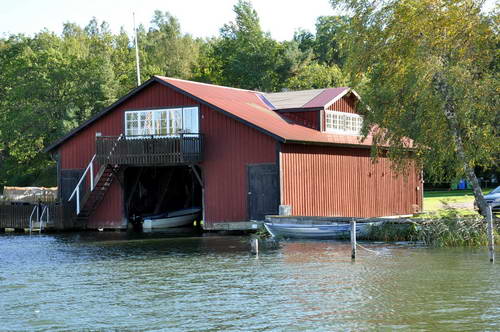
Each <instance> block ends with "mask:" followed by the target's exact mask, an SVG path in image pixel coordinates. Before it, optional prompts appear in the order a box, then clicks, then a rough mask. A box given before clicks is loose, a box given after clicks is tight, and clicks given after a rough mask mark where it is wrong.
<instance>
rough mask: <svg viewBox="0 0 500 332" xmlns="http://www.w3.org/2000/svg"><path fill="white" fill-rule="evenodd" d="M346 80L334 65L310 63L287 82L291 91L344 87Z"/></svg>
mask: <svg viewBox="0 0 500 332" xmlns="http://www.w3.org/2000/svg"><path fill="white" fill-rule="evenodd" d="M346 85H347V79H346V77H345V76H344V75H343V74H342V71H341V70H340V68H339V67H337V66H336V65H333V66H326V65H321V64H319V63H312V64H309V65H307V66H305V67H304V68H302V70H301V71H300V72H299V73H298V74H297V75H295V76H293V77H291V78H290V79H289V80H288V82H287V87H288V88H289V89H291V90H307V89H320V88H324V87H334V86H337V87H338V86H346Z"/></svg>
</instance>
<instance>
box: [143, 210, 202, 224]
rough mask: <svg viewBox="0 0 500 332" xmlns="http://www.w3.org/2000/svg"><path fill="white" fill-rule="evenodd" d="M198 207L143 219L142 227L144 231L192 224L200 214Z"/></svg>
mask: <svg viewBox="0 0 500 332" xmlns="http://www.w3.org/2000/svg"><path fill="white" fill-rule="evenodd" d="M200 212H201V209H200V208H199V207H192V208H189V209H182V210H177V211H171V212H166V213H162V214H157V215H153V216H145V217H143V224H142V227H143V228H145V229H163V228H172V227H182V226H186V225H189V224H192V223H193V221H194V220H195V219H196V217H197V216H198V215H199V214H200Z"/></svg>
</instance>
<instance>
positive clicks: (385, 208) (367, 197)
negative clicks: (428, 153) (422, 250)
mask: <svg viewBox="0 0 500 332" xmlns="http://www.w3.org/2000/svg"><path fill="white" fill-rule="evenodd" d="M281 156H282V157H281V163H282V164H281V169H282V191H283V192H282V204H285V205H292V213H293V214H294V215H313V216H345V217H380V216H389V215H401V214H410V213H413V212H415V210H416V208H417V207H418V208H421V207H422V202H421V190H422V185H421V182H420V179H419V174H418V172H417V171H415V169H412V170H411V171H410V172H409V175H408V176H403V175H399V176H398V175H397V174H395V172H394V171H392V170H391V168H390V161H389V160H388V159H387V158H385V157H381V158H380V159H379V161H378V163H376V164H373V163H372V161H371V158H370V151H369V150H368V149H355V148H340V147H323V146H304V145H290V144H284V145H282V154H281ZM417 187H419V188H418V189H417Z"/></svg>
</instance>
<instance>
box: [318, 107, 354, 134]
mask: <svg viewBox="0 0 500 332" xmlns="http://www.w3.org/2000/svg"><path fill="white" fill-rule="evenodd" d="M362 127H363V117H362V116H361V115H359V114H355V113H347V112H339V111H330V110H325V131H326V132H329V133H336V134H344V135H346V134H347V135H357V136H359V135H361V128H362Z"/></svg>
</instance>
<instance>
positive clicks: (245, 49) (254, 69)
mask: <svg viewBox="0 0 500 332" xmlns="http://www.w3.org/2000/svg"><path fill="white" fill-rule="evenodd" d="M234 12H235V13H236V20H235V22H230V23H228V24H225V25H224V26H223V28H222V29H221V32H220V37H219V38H218V39H215V40H212V41H211V45H210V47H209V48H208V49H207V51H208V52H207V53H206V54H207V55H208V58H210V59H209V61H207V60H208V59H207V58H205V60H204V62H206V63H208V65H209V66H210V68H209V69H207V70H204V72H205V74H207V73H209V74H210V75H209V76H210V77H211V78H212V83H216V84H222V85H228V86H234V87H239V88H245V89H257V90H262V91H276V90H280V89H282V88H283V87H285V86H286V82H287V81H288V79H289V78H290V77H292V76H294V75H296V74H297V73H298V72H299V71H300V69H301V68H302V67H304V66H305V65H306V64H307V63H308V62H309V61H310V56H309V52H302V51H301V50H300V48H299V47H298V43H296V42H294V41H291V42H284V43H279V42H277V41H275V40H274V39H272V38H271V36H270V35H269V33H265V32H264V31H263V30H262V28H261V26H260V21H259V17H258V15H257V12H256V11H255V10H254V9H253V7H252V5H251V3H250V2H247V1H238V3H237V4H236V5H235V6H234Z"/></svg>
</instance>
